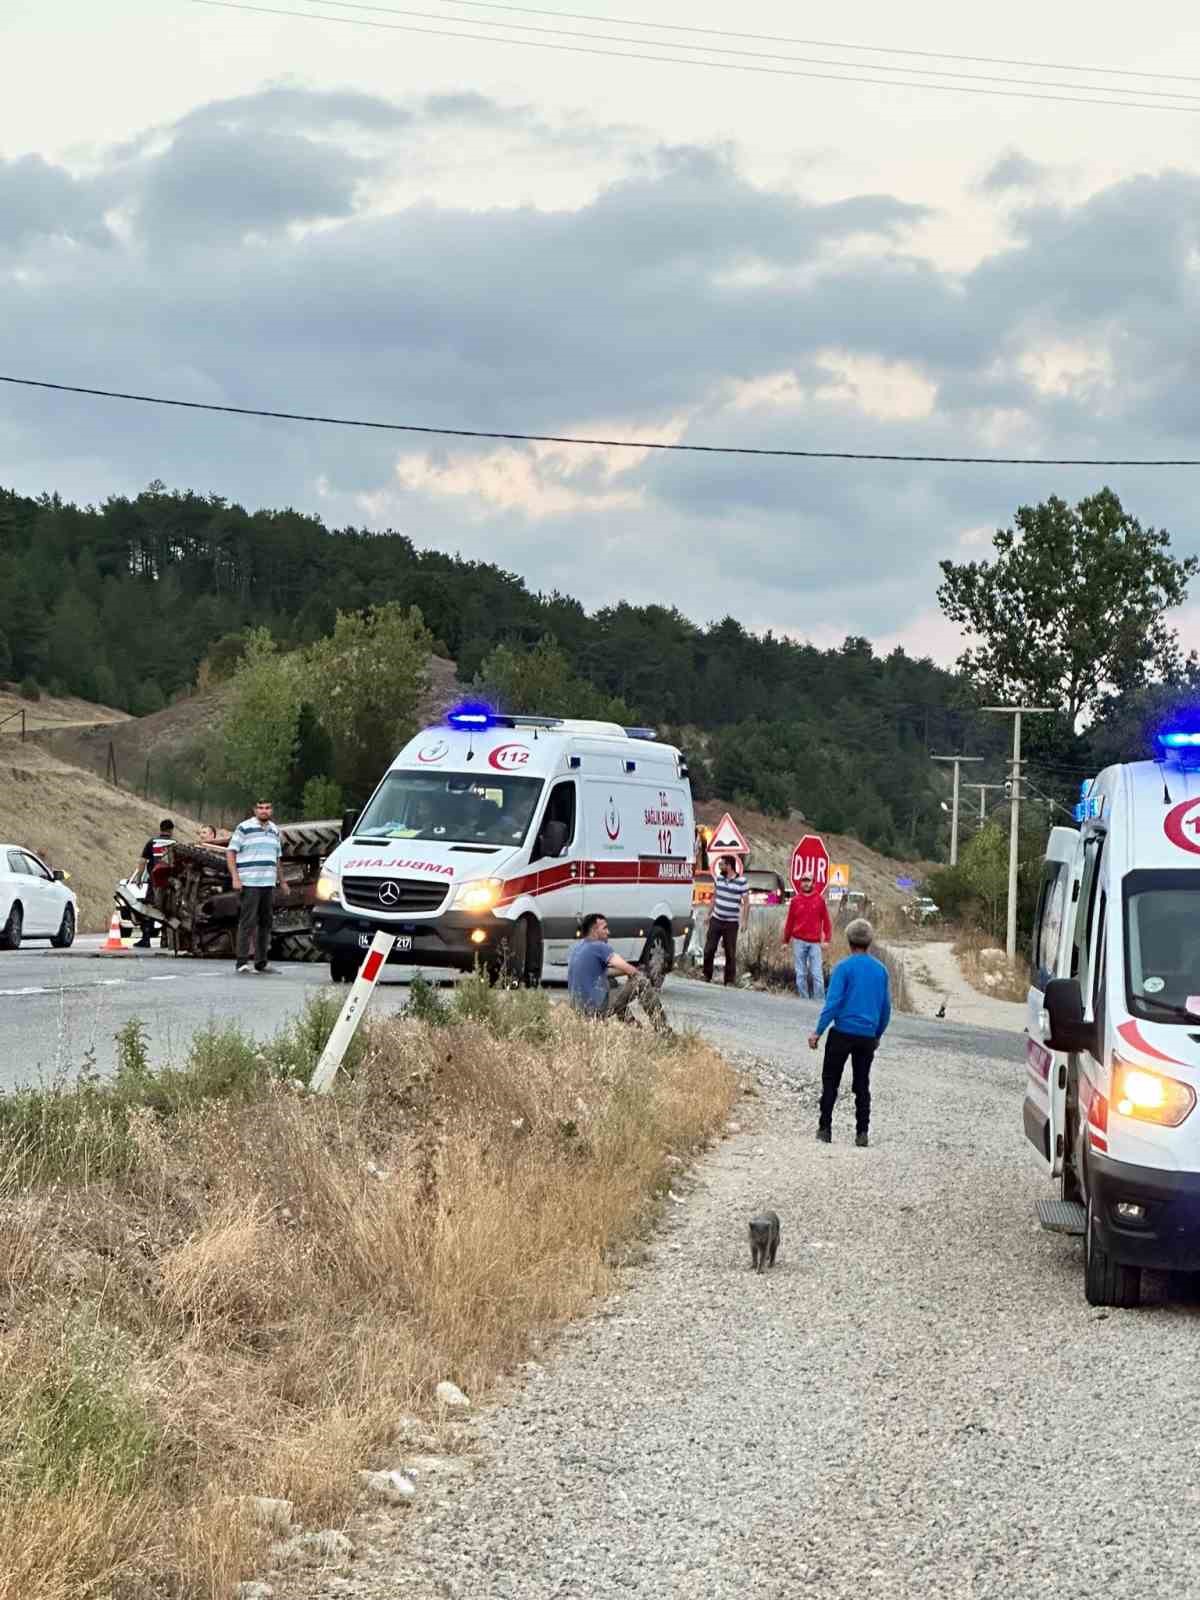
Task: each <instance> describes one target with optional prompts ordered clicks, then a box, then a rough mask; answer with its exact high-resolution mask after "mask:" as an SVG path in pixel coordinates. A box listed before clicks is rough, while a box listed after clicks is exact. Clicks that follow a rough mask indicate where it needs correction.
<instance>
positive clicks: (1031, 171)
mask: <svg viewBox="0 0 1200 1600" xmlns="http://www.w3.org/2000/svg"><path fill="white" fill-rule="evenodd" d="M1048 173H1049V168H1048V167H1043V166H1041V165H1040V164H1039V163H1038V162H1036V161H1031V160H1030V159H1029V157H1028V156H1025V155H1022V154H1021V152H1020V151H1019V150H1010V151H1009V152H1008V154H1007V155H1003V156H1001V157H1000V159H999V161H997V162H995V163H994V164H993V165H992V166H990V167H989V168H988V170H987V171H986V172H985V173H984V175H983V177H982V178H980V180H979V188H980V189H981V190H982V191H983V193H984V194H1003V193H1005V191H1007V190H1009V189H1036V188H1037V187H1038V185H1039V184H1040V183H1041V182H1042V181H1043V180H1044V179H1045V178H1046V176H1047V175H1048Z"/></svg>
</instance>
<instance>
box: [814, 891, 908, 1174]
mask: <svg viewBox="0 0 1200 1600" xmlns="http://www.w3.org/2000/svg"><path fill="white" fill-rule="evenodd" d="M874 938H875V930H874V928H872V926H871V924H870V923H869V922H867V921H866V919H865V918H863V917H856V918H855V920H854V921H853V922H852V923H851V924H850V925H849V927H848V928H847V929H846V942H847V943H848V944H849V946H850V954H849V955H848V956H847V957H846V958H845V960H843V961H839V962H838V964H837V966H836V967H835V968H834V969H833V975H832V977H831V978H830V981H829V997H828V999H827V1000H826V1001H825V1009H824V1010H823V1011H822V1012H821V1015H820V1016H819V1017H818V1018H817V1026H816V1028H815V1029H814V1031H813V1032H812V1033H810V1034H809V1036H808V1048H809V1049H810V1050H815V1049H816V1048H817V1044H818V1041H819V1040H820V1037H821V1035H822V1034H823V1033H824V1031H825V1029H826V1028H828V1027H829V1024H830V1023H832V1024H833V1026H832V1027H831V1028H829V1038H828V1039H827V1040H826V1041H825V1061H824V1065H823V1067H822V1070H821V1110H820V1114H819V1120H818V1122H817V1138H818V1139H819V1140H820V1141H821V1143H822V1144H829V1143H830V1141H831V1140H832V1138H833V1107H834V1104H835V1102H836V1100H837V1097H838V1090H839V1089H840V1088H841V1084H842V1072H843V1070H844V1068H845V1065H846V1061H847V1058H849V1060H850V1061H851V1062H852V1064H853V1073H854V1121H855V1127H856V1134H857V1136H856V1138H855V1140H854V1142H855V1144H856V1145H858V1147H859V1149H866V1146H867V1144H868V1142H869V1141H868V1138H867V1129H868V1127H869V1125H870V1122H871V1062H872V1061H873V1060H874V1057H875V1051H876V1049H877V1048H878V1046H879V1041H880V1039H881V1038H882V1036H883V1030H884V1029H885V1028H886V1027H887V1025H888V1023H889V1022H890V1021H891V1019H892V1000H891V995H890V993H889V990H888V971H887V968H886V967H885V966H884V964H883V962H882V961H877V960H876V959H875V957H874V956H873V955H872V954H871V944H872V941H873V940H874Z"/></svg>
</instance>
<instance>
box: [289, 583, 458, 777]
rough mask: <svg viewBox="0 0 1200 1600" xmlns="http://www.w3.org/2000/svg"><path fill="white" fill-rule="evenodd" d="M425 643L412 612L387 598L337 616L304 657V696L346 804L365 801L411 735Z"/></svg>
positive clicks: (423, 689) (425, 678)
mask: <svg viewBox="0 0 1200 1600" xmlns="http://www.w3.org/2000/svg"><path fill="white" fill-rule="evenodd" d="M432 643H433V639H432V636H431V635H430V633H429V630H428V629H427V628H426V626H425V624H424V622H423V621H422V620H421V613H420V612H419V611H418V610H417V609H416V607H415V606H412V607H405V606H402V605H401V604H400V603H399V602H398V601H394V600H393V601H389V602H388V603H387V604H386V605H382V606H372V607H369V608H368V609H367V610H366V611H365V612H346V611H339V612H338V615H337V621H336V622H335V624H334V628H333V633H332V634H331V635H330V636H329V637H328V638H325V639H318V640H317V642H316V643H315V644H313V645H311V646H310V647H309V648H308V650H306V651H305V652H304V656H303V662H304V670H305V676H306V680H307V684H308V687H307V693H306V698H308V699H311V700H312V701H313V702H314V704H315V705H316V706H317V707H318V709H319V711H320V715H321V721H322V723H323V725H324V727H325V730H326V732H327V733H328V734H329V737H330V738H331V739H332V740H333V751H334V769H333V773H332V776H333V777H334V778H336V779H337V781H338V782H339V783H340V784H341V785H342V788H343V791H344V792H345V793H346V794H347V795H348V796H349V797H350V798H351V799H354V798H362V799H365V798H366V795H367V793H368V792H369V791H370V790H371V789H372V788H374V786H375V783H376V781H377V780H378V778H379V776H380V774H381V773H382V772H383V771H384V770H385V768H386V767H387V766H388V764H389V763H390V762H391V761H392V759H393V758H394V756H395V754H396V752H397V751H398V750H399V749H400V746H401V745H402V744H404V743H405V742H406V741H407V740H408V739H410V738H411V737H412V736H413V734H414V733H415V732H416V730H417V717H418V713H419V711H420V706H421V701H422V699H423V698H424V696H425V695H426V694H427V693H428V691H429V670H428V668H429V655H430V647H431V645H432Z"/></svg>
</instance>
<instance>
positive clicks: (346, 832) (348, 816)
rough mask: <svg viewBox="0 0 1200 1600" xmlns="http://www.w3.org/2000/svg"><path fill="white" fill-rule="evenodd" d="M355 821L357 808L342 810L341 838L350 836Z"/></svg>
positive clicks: (356, 820)
mask: <svg viewBox="0 0 1200 1600" xmlns="http://www.w3.org/2000/svg"><path fill="white" fill-rule="evenodd" d="M357 822H358V810H357V808H356V809H355V810H353V811H343V812H342V838H343V839H348V838H349V837H350V835H351V834H352V833H353V832H354V828H355V824H356V823H357Z"/></svg>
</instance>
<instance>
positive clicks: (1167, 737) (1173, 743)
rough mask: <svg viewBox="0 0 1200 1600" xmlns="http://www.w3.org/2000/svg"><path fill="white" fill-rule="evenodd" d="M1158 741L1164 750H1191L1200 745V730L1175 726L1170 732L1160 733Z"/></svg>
mask: <svg viewBox="0 0 1200 1600" xmlns="http://www.w3.org/2000/svg"><path fill="white" fill-rule="evenodd" d="M1158 742H1159V744H1161V745H1162V747H1163V749H1164V750H1193V749H1196V748H1198V747H1200V732H1188V731H1186V730H1184V729H1182V728H1176V729H1172V731H1171V732H1170V733H1160V734H1159V735H1158Z"/></svg>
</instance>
